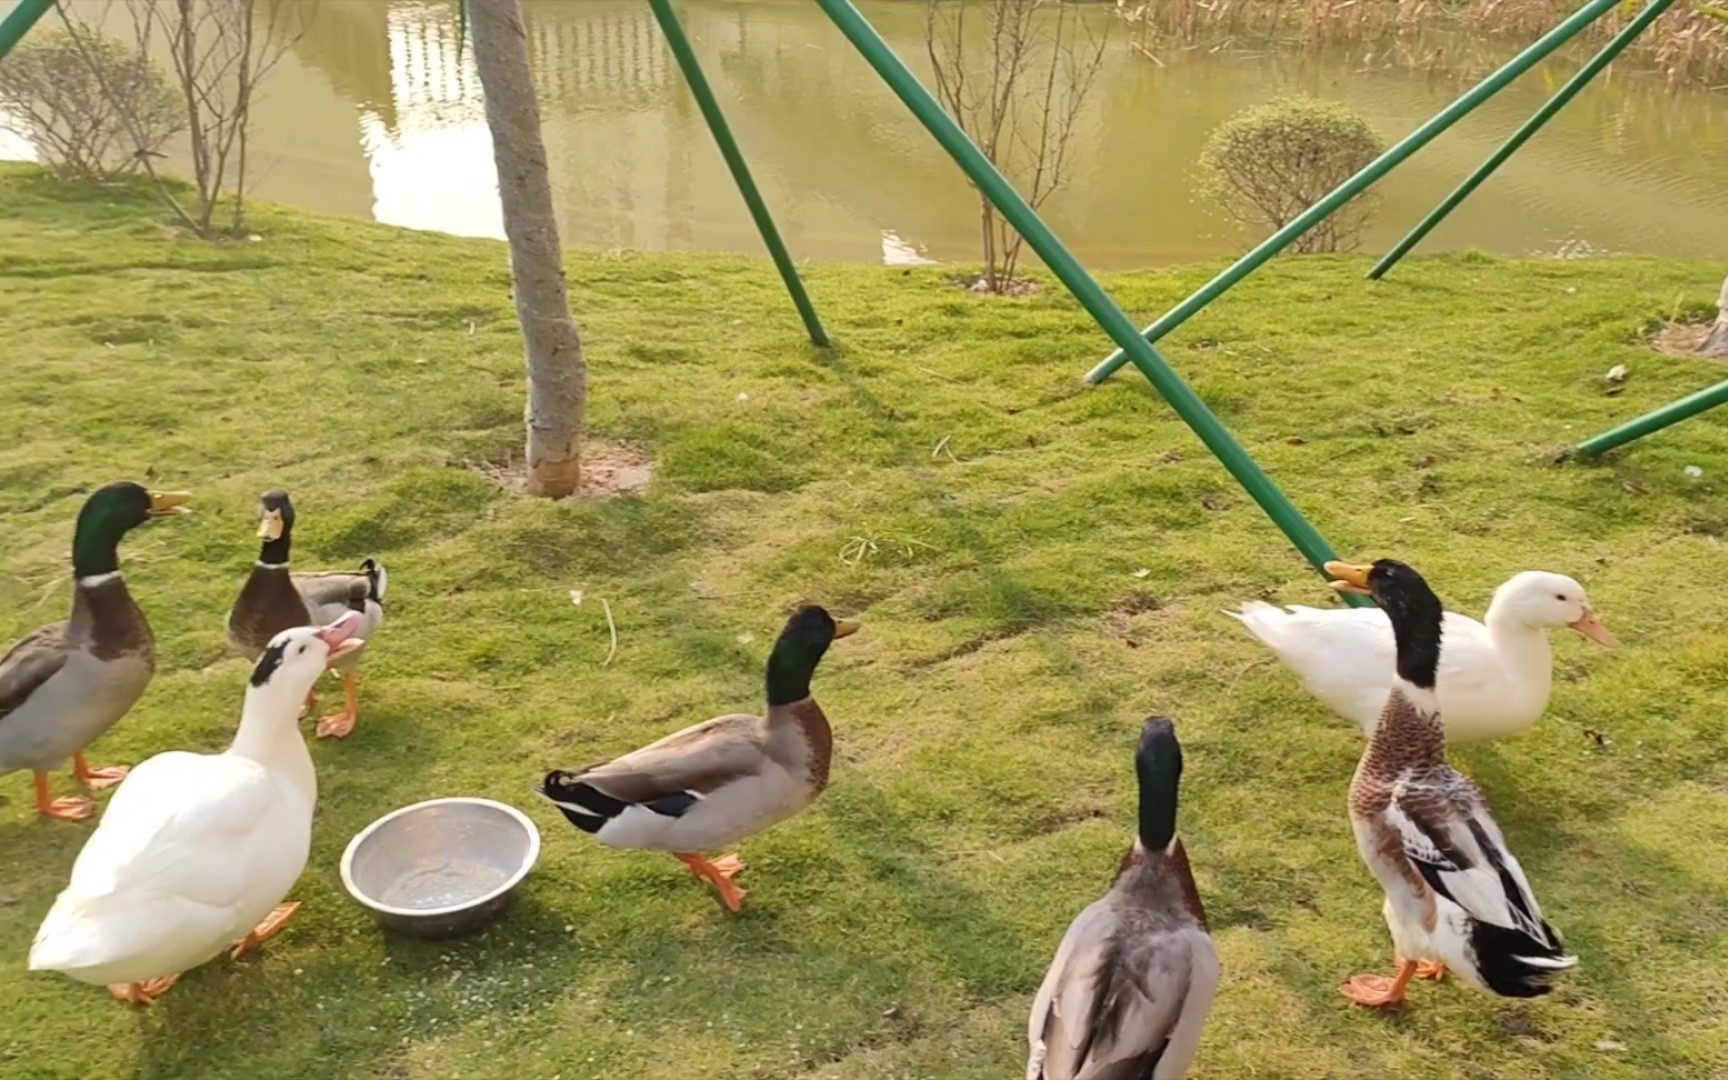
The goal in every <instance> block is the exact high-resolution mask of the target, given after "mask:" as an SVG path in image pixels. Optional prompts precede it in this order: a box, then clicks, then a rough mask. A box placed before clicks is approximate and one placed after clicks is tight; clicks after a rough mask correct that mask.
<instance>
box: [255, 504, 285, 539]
mask: <svg viewBox="0 0 1728 1080" xmlns="http://www.w3.org/2000/svg"><path fill="white" fill-rule="evenodd" d="M258 539H260V540H280V539H282V511H280V510H266V511H264V513H263V514H262V515H261V516H260V517H259V518H258Z"/></svg>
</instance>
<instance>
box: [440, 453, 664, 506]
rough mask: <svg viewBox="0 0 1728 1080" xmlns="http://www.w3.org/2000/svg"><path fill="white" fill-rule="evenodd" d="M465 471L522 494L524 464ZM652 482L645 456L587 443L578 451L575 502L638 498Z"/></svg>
mask: <svg viewBox="0 0 1728 1080" xmlns="http://www.w3.org/2000/svg"><path fill="white" fill-rule="evenodd" d="M467 465H468V468H470V469H472V470H474V471H475V472H477V473H479V474H480V475H481V476H484V477H485V478H486V479H488V480H490V481H492V482H493V483H494V484H497V485H498V486H499V487H501V488H503V489H504V490H505V491H509V492H512V493H514V494H517V495H521V494H523V493H524V492H525V491H526V490H527V487H528V463H527V462H526V461H523V460H522V459H521V458H518V457H515V456H514V455H512V456H511V457H510V458H508V459H507V460H504V461H479V462H473V461H471V462H468V463H467ZM653 480H654V461H653V459H652V458H650V457H649V456H648V453H647V452H646V451H644V450H641V449H639V448H637V447H634V446H626V445H624V444H623V443H610V442H602V441H600V440H591V441H590V442H588V443H587V444H586V445H584V446H583V447H582V490H581V491H580V492H578V493H577V496H576V497H577V498H579V499H615V498H617V497H618V496H620V495H640V494H641V493H643V492H645V491H647V490H648V485H649V484H650V483H652V482H653Z"/></svg>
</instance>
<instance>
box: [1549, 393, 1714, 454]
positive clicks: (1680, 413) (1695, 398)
mask: <svg viewBox="0 0 1728 1080" xmlns="http://www.w3.org/2000/svg"><path fill="white" fill-rule="evenodd" d="M1725 402H1728V382H1719V383H1717V384H1716V385H1715V386H1712V387H1709V388H1707V389H1704V390H1700V391H1698V392H1697V393H1696V394H1693V395H1691V396H1690V397H1683V398H1681V399H1680V400H1679V401H1676V402H1672V403H1670V404H1667V405H1664V406H1662V407H1661V408H1660V409H1657V410H1656V411H1655V412H1650V413H1645V414H1644V415H1643V416H1640V417H1639V418H1638V419H1636V420H1631V421H1628V422H1627V423H1624V424H1621V425H1620V426H1619V427H1617V428H1615V429H1614V430H1612V431H1605V432H1603V433H1602V434H1600V435H1598V436H1596V437H1595V438H1594V439H1586V440H1584V441H1583V442H1581V443H1579V444H1578V456H1579V457H1597V456H1599V455H1601V454H1605V453H1607V452H1608V451H1610V450H1612V449H1614V448H1615V447H1616V446H1623V445H1625V444H1626V443H1629V442H1631V441H1632V440H1633V439H1642V438H1643V437H1644V436H1646V435H1648V434H1650V433H1651V432H1652V431H1661V430H1662V429H1663V428H1665V427H1667V426H1669V425H1670V424H1678V423H1679V422H1680V421H1682V420H1684V419H1686V418H1687V417H1689V416H1697V415H1698V414H1699V413H1701V412H1703V411H1705V410H1706V409H1714V408H1715V407H1716V406H1718V405H1721V404H1723V403H1725Z"/></svg>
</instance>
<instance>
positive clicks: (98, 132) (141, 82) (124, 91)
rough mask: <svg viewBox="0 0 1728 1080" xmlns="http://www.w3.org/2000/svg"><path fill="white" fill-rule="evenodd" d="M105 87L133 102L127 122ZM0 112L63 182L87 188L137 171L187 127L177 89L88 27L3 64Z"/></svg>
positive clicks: (145, 61) (32, 41)
mask: <svg viewBox="0 0 1728 1080" xmlns="http://www.w3.org/2000/svg"><path fill="white" fill-rule="evenodd" d="M74 34H77V35H81V40H74ZM104 86H110V87H113V89H114V94H115V95H116V97H117V98H118V99H119V100H122V101H125V102H128V103H129V104H128V106H127V108H126V110H125V112H126V113H129V114H130V116H129V117H128V116H127V115H126V114H125V113H123V111H122V110H121V109H120V108H119V107H117V106H116V105H114V104H113V99H111V98H110V97H109V95H108V93H107V92H105V91H104V90H103V87H104ZM0 109H4V110H5V112H6V113H7V114H8V115H9V116H10V117H11V121H10V123H9V124H8V125H7V126H8V127H9V128H10V130H12V131H14V132H16V133H17V134H18V135H20V136H22V137H23V138H25V139H27V140H29V142H30V144H31V145H32V146H34V147H35V148H36V153H37V155H38V156H39V157H40V158H41V159H42V163H43V164H44V165H47V166H48V167H49V168H51V169H53V170H54V172H55V174H56V175H58V176H59V177H60V178H61V179H63V180H78V181H84V182H94V181H101V180H109V179H112V178H114V177H117V176H123V175H125V174H127V173H129V172H132V171H133V170H135V169H137V168H138V165H139V162H140V161H141V160H142V158H143V157H144V156H146V155H148V154H151V153H153V152H155V151H156V150H157V149H158V148H160V147H161V145H162V144H163V143H165V142H167V141H168V139H169V138H170V137H172V136H173V135H174V134H176V133H177V132H179V131H180V130H181V129H182V128H184V127H185V126H186V124H185V120H184V119H183V118H182V117H181V116H180V115H179V113H178V111H177V105H176V100H175V95H174V91H173V89H172V88H171V87H170V86H169V85H168V80H167V79H165V78H164V77H163V75H162V73H161V71H159V70H157V68H156V67H155V66H154V65H152V64H151V63H150V60H149V58H148V57H146V56H144V55H143V54H142V53H139V52H137V51H135V50H132V49H129V48H127V47H126V46H124V45H122V44H120V43H119V42H117V41H113V40H110V39H108V38H104V37H101V36H100V35H98V34H96V33H95V32H94V31H92V30H89V29H87V28H79V29H77V30H74V31H55V32H51V33H47V34H42V35H39V36H37V37H34V38H29V39H26V40H25V41H24V42H23V43H22V44H20V45H19V46H18V48H17V49H16V50H15V51H14V52H13V53H12V54H11V55H10V56H8V57H7V58H6V62H5V63H4V64H0ZM134 129H135V132H136V133H135V134H134V133H133V132H134Z"/></svg>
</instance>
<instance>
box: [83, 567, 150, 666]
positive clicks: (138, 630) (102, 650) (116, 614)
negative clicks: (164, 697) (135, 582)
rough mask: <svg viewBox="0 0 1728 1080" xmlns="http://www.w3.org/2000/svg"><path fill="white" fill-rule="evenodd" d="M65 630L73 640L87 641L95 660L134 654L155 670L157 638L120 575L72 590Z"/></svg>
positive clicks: (112, 658)
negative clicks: (68, 623)
mask: <svg viewBox="0 0 1728 1080" xmlns="http://www.w3.org/2000/svg"><path fill="white" fill-rule="evenodd" d="M67 633H68V635H69V636H70V637H71V639H72V640H73V641H74V642H84V643H87V644H88V646H89V648H90V653H91V655H92V656H94V657H96V659H98V660H118V659H120V658H121V657H123V656H125V657H134V658H136V659H140V660H143V661H144V663H146V664H148V665H149V666H150V668H151V670H155V667H156V648H155V646H156V638H155V636H154V635H153V634H151V633H150V624H149V623H148V622H146V621H145V619H144V613H143V612H142V611H140V610H139V609H138V605H137V604H136V603H135V602H133V600H132V594H131V593H130V592H128V591H127V589H126V582H125V580H124V579H123V578H120V577H119V576H115V577H111V578H109V579H108V580H107V581H104V582H102V583H101V584H99V585H90V586H85V585H79V586H78V587H77V588H76V589H74V590H73V594H72V620H71V623H70V625H69V626H68V628H67Z"/></svg>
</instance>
